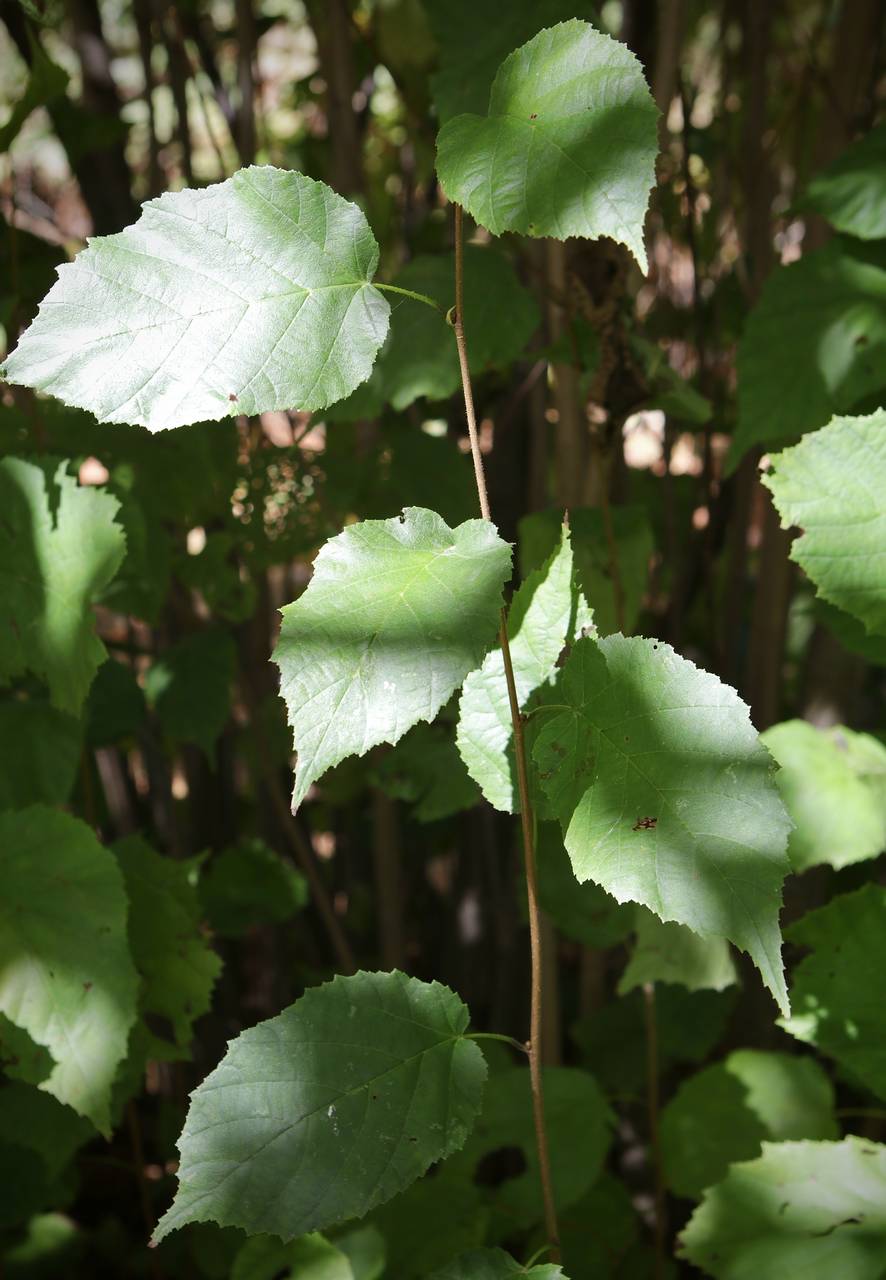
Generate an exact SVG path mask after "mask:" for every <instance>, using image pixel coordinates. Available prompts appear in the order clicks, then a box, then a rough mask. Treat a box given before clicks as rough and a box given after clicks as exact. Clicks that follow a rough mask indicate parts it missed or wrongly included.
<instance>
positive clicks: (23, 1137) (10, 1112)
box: [0, 1080, 95, 1178]
mask: <svg viewBox="0 0 886 1280" xmlns="http://www.w3.org/2000/svg"><path fill="white" fill-rule="evenodd" d="M94 1137H95V1129H94V1128H93V1127H92V1125H91V1124H90V1123H89V1121H88V1120H84V1119H83V1117H82V1116H78V1115H77V1114H76V1112H75V1111H72V1110H71V1108H70V1107H64V1106H62V1104H61V1103H60V1102H57V1101H56V1099H55V1098H53V1097H50V1095H49V1094H48V1093H44V1092H43V1090H42V1089H35V1088H34V1086H33V1085H29V1084H21V1083H20V1082H19V1081H13V1080H11V1081H9V1082H8V1083H6V1084H4V1085H3V1087H2V1088H0V1143H12V1144H13V1145H15V1146H20V1147H28V1148H30V1150H32V1151H36V1153H37V1154H38V1155H39V1156H40V1158H41V1159H42V1161H43V1163H44V1165H45V1166H46V1171H47V1173H48V1175H49V1177H50V1178H56V1177H58V1175H59V1174H60V1173H61V1172H62V1170H63V1169H64V1167H65V1165H66V1164H67V1163H68V1161H69V1160H70V1159H71V1157H72V1156H73V1154H74V1152H75V1151H76V1150H77V1149H78V1147H82V1146H83V1145H84V1143H87V1142H89V1141H90V1139H92V1138H94Z"/></svg>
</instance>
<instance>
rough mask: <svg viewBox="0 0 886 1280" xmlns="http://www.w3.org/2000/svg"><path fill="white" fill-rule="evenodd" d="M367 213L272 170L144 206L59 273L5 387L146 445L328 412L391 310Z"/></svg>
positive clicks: (367, 360) (359, 377)
mask: <svg viewBox="0 0 886 1280" xmlns="http://www.w3.org/2000/svg"><path fill="white" fill-rule="evenodd" d="M377 261H378V246H377V244H376V242H375V238H374V237H373V235H372V232H371V231H370V229H369V226H368V224H367V222H366V219H365V218H364V216H363V214H362V212H361V211H360V210H359V209H358V208H357V207H356V206H355V205H352V204H349V203H348V202H347V201H346V200H344V199H342V197H341V196H338V195H336V194H335V193H334V192H333V191H331V190H330V188H329V187H326V186H325V185H324V184H323V183H321V182H315V181H313V180H312V179H310V178H306V177H304V176H303V175H301V174H297V173H291V172H285V171H283V170H278V169H274V168H272V167H270V166H254V167H252V168H249V169H243V170H241V171H240V172H239V173H236V174H235V175H234V176H233V177H232V178H229V179H227V180H226V181H225V182H221V183H217V184H215V185H214V186H211V187H207V188H205V189H203V190H184V191H179V192H175V193H169V192H167V193H166V194H164V195H162V196H160V197H159V198H158V199H156V200H150V201H148V202H147V203H146V204H145V205H144V207H143V211H142V215H141V217H140V218H139V220H138V221H137V222H136V223H134V224H133V225H132V226H131V227H128V228H127V229H126V230H125V231H123V232H121V233H119V234H118V235H113V236H105V237H100V238H98V239H95V240H93V241H91V242H90V244H89V246H88V248H86V249H85V250H83V251H82V252H81V253H80V254H78V255H77V257H76V259H75V260H74V261H73V262H71V263H69V264H67V265H65V266H63V267H61V268H60V270H59V278H58V281H57V282H56V284H55V285H54V286H53V288H52V289H51V290H50V292H49V294H48V295H47V297H46V298H45V300H44V302H43V304H42V306H41V308H40V312H39V314H38V316H37V318H36V320H35V321H34V322H33V324H32V325H31V326H30V328H28V329H27V330H26V331H25V333H24V334H23V335H22V337H21V339H20V341H19V344H18V346H17V347H16V349H15V351H13V352H12V354H11V355H10V356H9V358H8V360H7V361H6V364H5V367H4V370H3V372H4V375H5V377H7V378H8V379H9V381H11V382H18V383H22V384H24V385H27V386H31V387H35V388H38V389H40V390H43V391H48V392H50V393H51V394H53V395H55V396H57V397H58V398H59V399H60V400H63V401H65V403H66V404H70V405H76V406H78V407H80V408H84V409H89V410H91V411H92V412H93V413H95V415H96V416H97V417H98V418H99V420H100V421H104V422H128V423H134V424H140V425H144V426H146V427H148V428H150V429H151V430H152V431H158V430H162V429H164V428H169V427H177V426H182V425H184V424H186V423H191V422H198V421H201V420H204V419H216V418H222V417H227V416H232V415H234V416H236V415H238V414H255V413H262V412H265V411H268V410H273V409H277V410H285V409H302V410H313V409H318V408H322V407H323V406H325V405H327V404H331V403H333V402H334V401H336V400H340V399H342V398H343V397H344V396H346V395H348V394H350V392H351V391H353V390H354V388H355V387H356V386H357V385H358V384H359V383H361V382H363V381H365V379H366V378H367V377H368V376H369V373H370V370H371V368H372V363H373V361H374V359H375V356H376V353H377V352H378V349H379V347H380V346H381V344H382V342H383V341H384V338H385V334H386V333H387V327H388V316H389V307H388V304H387V302H386V301H385V299H384V298H383V297H382V295H381V294H380V293H379V292H378V290H377V289H375V288H374V287H373V286H372V284H371V280H372V275H373V273H374V271H375V267H376V265H377Z"/></svg>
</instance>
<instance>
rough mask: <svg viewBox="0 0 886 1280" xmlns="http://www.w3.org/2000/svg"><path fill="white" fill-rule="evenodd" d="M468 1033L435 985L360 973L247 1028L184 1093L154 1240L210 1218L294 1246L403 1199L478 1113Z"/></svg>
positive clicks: (456, 1005)
mask: <svg viewBox="0 0 886 1280" xmlns="http://www.w3.org/2000/svg"><path fill="white" fill-rule="evenodd" d="M467 1022H468V1011H467V1009H466V1008H465V1006H464V1005H463V1004H462V1002H461V1001H460V1000H459V999H458V997H457V996H455V995H453V993H452V992H451V991H449V990H448V988H446V987H443V986H440V985H439V983H430V984H429V983H424V982H419V981H418V979H416V978H407V977H406V976H405V975H404V974H402V973H397V972H394V973H375V974H372V973H358V974H355V975H354V976H353V977H347V978H343V977H337V978H335V979H334V980H333V981H332V982H331V983H327V984H326V985H325V986H322V987H316V988H314V989H312V990H309V991H307V992H306V993H305V995H303V996H302V997H301V999H300V1000H298V1001H296V1003H295V1004H294V1005H291V1006H290V1008H289V1009H287V1010H285V1011H284V1012H283V1013H282V1014H280V1015H279V1016H278V1017H276V1018H272V1019H270V1020H269V1021H267V1022H263V1023H261V1024H259V1025H258V1026H256V1027H252V1028H250V1029H249V1030H248V1031H244V1032H243V1033H242V1035H240V1036H239V1037H238V1038H237V1039H236V1040H234V1041H232V1042H231V1044H230V1046H229V1048H228V1052H227V1054H226V1055H225V1057H224V1058H223V1059H222V1062H221V1063H220V1065H219V1066H218V1067H216V1069H215V1070H214V1071H213V1072H211V1074H210V1075H209V1076H207V1078H206V1079H205V1080H204V1082H203V1083H202V1084H201V1085H200V1086H198V1088H197V1089H196V1090H195V1091H194V1093H193V1094H192V1096H191V1107H190V1110H189V1112H188V1118H187V1121H186V1123H185V1127H184V1130H183V1132H182V1136H181V1138H180V1140H179V1150H180V1151H181V1165H180V1169H179V1189H178V1193H177V1195H176V1198H175V1202H174V1203H173V1206H172V1208H171V1209H169V1210H168V1212H167V1213H166V1214H165V1215H164V1217H163V1219H162V1220H161V1222H160V1224H159V1225H158V1227H157V1231H156V1233H155V1239H157V1240H160V1239H162V1238H163V1236H165V1235H167V1234H168V1232H170V1231H173V1230H175V1229H176V1228H178V1227H181V1226H183V1225H184V1224H185V1223H186V1222H207V1221H212V1222H217V1223H219V1225H221V1226H239V1227H242V1228H243V1229H244V1230H245V1231H247V1232H249V1233H250V1234H257V1233H262V1232H264V1233H267V1234H271V1235H277V1236H280V1238H281V1239H283V1240H291V1239H293V1238H294V1237H295V1236H298V1235H302V1234H303V1233H305V1232H307V1231H312V1230H316V1229H319V1228H321V1227H324V1226H328V1225H330V1224H331V1223H334V1222H340V1221H342V1220H344V1219H347V1218H352V1217H361V1216H363V1215H364V1214H366V1213H367V1212H369V1210H370V1209H372V1208H373V1207H374V1206H375V1205H377V1204H381V1203H382V1202H384V1201H385V1200H388V1199H389V1198H390V1197H391V1196H393V1195H395V1194H396V1193H397V1192H398V1191H401V1190H403V1188H404V1187H407V1186H408V1185H409V1184H410V1182H412V1181H414V1179H416V1178H417V1177H419V1176H420V1175H421V1174H422V1173H424V1171H425V1170H426V1169H427V1168H428V1166H429V1165H430V1164H431V1163H432V1162H433V1161H435V1160H439V1159H442V1158H443V1157H444V1156H447V1155H449V1154H451V1152H453V1151H456V1150H458V1148H459V1147H461V1145H462V1144H463V1143H464V1141H465V1138H466V1136H467V1134H468V1132H469V1130H470V1127H471V1125H472V1123H473V1120H474V1117H475V1115H476V1113H477V1110H478V1108H479V1105H480V1100H481V1097H482V1089H483V1082H484V1079H485V1075H486V1066H485V1063H484V1061H483V1055H482V1053H481V1052H480V1050H479V1048H478V1047H477V1045H476V1044H475V1043H474V1042H473V1041H471V1040H468V1039H466V1037H465V1030H466V1028H467Z"/></svg>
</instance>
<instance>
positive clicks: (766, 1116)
mask: <svg viewBox="0 0 886 1280" xmlns="http://www.w3.org/2000/svg"><path fill="white" fill-rule="evenodd" d="M833 1109H834V1091H833V1088H832V1086H831V1082H830V1081H829V1080H828V1078H827V1076H826V1075H825V1073H824V1071H822V1069H821V1067H820V1066H819V1065H818V1063H817V1062H815V1061H814V1060H813V1059H812V1058H798V1057H796V1056H793V1055H791V1054H787V1053H765V1052H762V1051H760V1050H754V1049H742V1050H737V1051H736V1052H735V1053H731V1054H730V1055H729V1057H728V1058H726V1059H725V1061H723V1062H718V1063H715V1064H714V1065H713V1066H710V1067H705V1068H704V1070H702V1071H699V1072H698V1073H697V1074H696V1075H694V1076H691V1077H690V1078H689V1079H688V1080H684V1082H683V1083H682V1084H681V1086H680V1088H679V1089H678V1090H677V1092H676V1094H675V1095H674V1097H673V1098H671V1099H670V1101H669V1102H668V1103H667V1105H666V1106H665V1107H664V1108H663V1110H662V1113H661V1144H662V1158H663V1161H664V1168H665V1175H666V1177H667V1181H668V1185H669V1186H670V1188H671V1189H672V1190H673V1191H674V1192H676V1194H677V1195H681V1196H687V1197H689V1198H691V1199H698V1198H699V1197H700V1196H701V1194H702V1192H703V1191H704V1190H705V1189H706V1188H707V1187H710V1186H712V1185H713V1184H714V1183H715V1182H719V1181H720V1179H721V1178H725V1177H726V1175H727V1173H728V1171H729V1166H730V1165H731V1164H736V1163H737V1162H738V1161H740V1160H749V1159H752V1158H753V1157H754V1156H757V1155H759V1154H760V1151H761V1150H762V1144H763V1141H764V1139H767V1138H769V1139H774V1140H776V1141H788V1140H794V1139H803V1138H836V1137H837V1136H838V1131H837V1123H836V1121H835V1119H834V1110H833Z"/></svg>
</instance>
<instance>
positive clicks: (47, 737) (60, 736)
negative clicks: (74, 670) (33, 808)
mask: <svg viewBox="0 0 886 1280" xmlns="http://www.w3.org/2000/svg"><path fill="white" fill-rule="evenodd" d="M81 738H82V730H81V728H80V724H79V723H78V721H76V720H75V719H74V717H73V716H69V715H66V714H65V712H64V711H56V709H55V707H52V706H50V705H49V703H48V702H45V701H43V700H42V699H40V698H28V699H23V698H10V699H6V700H4V701H3V702H0V809H24V808H26V807H27V806H28V805H30V804H39V803H45V804H64V803H65V801H66V800H67V799H68V797H69V796H70V794H71V789H72V788H73V786H74V778H75V777H76V774H77V765H78V764H79V762H80V751H81Z"/></svg>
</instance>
